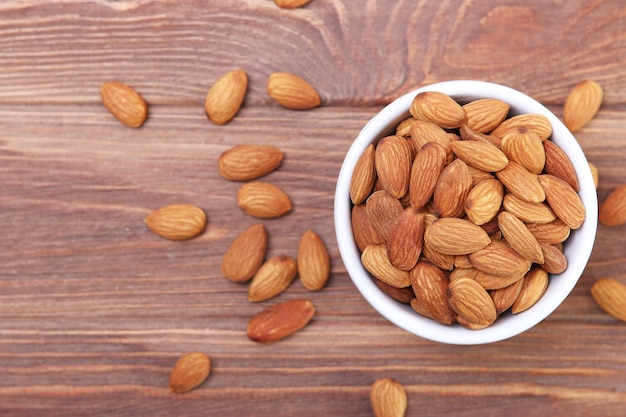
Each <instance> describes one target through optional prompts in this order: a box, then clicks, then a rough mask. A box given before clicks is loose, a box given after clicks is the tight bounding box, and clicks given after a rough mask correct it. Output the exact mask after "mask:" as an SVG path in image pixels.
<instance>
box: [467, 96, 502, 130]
mask: <svg viewBox="0 0 626 417" xmlns="http://www.w3.org/2000/svg"><path fill="white" fill-rule="evenodd" d="M510 108H511V106H510V105H509V104H508V103H505V102H504V101H502V100H497V99H493V98H485V99H480V100H474V101H471V102H469V103H467V104H465V105H463V110H464V111H465V116H466V118H467V125H468V126H469V127H470V128H472V129H473V130H475V131H477V132H480V133H487V132H491V131H492V130H493V129H495V128H496V127H497V126H498V125H499V124H500V123H502V122H503V121H504V119H506V116H507V115H508V114H509V110H510Z"/></svg>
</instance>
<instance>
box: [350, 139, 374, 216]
mask: <svg viewBox="0 0 626 417" xmlns="http://www.w3.org/2000/svg"><path fill="white" fill-rule="evenodd" d="M374 155H375V148H374V145H373V144H370V145H369V146H368V147H367V148H365V151H363V153H362V154H361V156H359V159H358V161H357V163H356V165H355V166H354V172H353V173H352V178H351V179H350V200H352V204H355V205H356V204H361V203H362V202H364V201H365V200H366V199H367V197H368V196H369V195H370V194H371V192H372V190H373V189H374V184H376V178H377V177H376V165H375V159H374Z"/></svg>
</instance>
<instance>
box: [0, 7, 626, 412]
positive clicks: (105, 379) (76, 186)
mask: <svg viewBox="0 0 626 417" xmlns="http://www.w3.org/2000/svg"><path fill="white" fill-rule="evenodd" d="M499 3H501V2H496V1H474V2H469V1H465V2H464V1H456V0H454V1H445V2H434V1H433V2H426V1H422V2H415V1H409V0H399V1H398V0H393V1H392V0H379V1H375V0H372V1H370V0H367V1H365V0H348V1H339V0H312V1H311V2H310V3H309V4H308V5H307V6H305V7H303V8H300V9H294V10H286V9H280V8H278V7H277V6H276V5H275V4H274V3H273V2H272V1H270V0H248V1H236V0H221V1H219V2H218V1H211V2H209V1H206V2H204V1H165V0H162V1H157V0H128V1H113V0H91V1H88V0H76V1H70V0H65V1H55V2H50V1H45V0H21V1H18V0H7V1H3V2H1V3H0V16H1V17H0V158H1V162H0V173H1V175H0V225H1V230H2V239H0V376H1V378H0V415H2V416H3V417H6V416H40V415H45V416H48V417H51V416H86V415H90V416H95V415H98V416H122V415H128V416H172V415H181V416H182V415H184V416H206V415H215V416H278V415H284V416H293V415H305V416H366V415H371V408H370V404H369V389H370V385H371V384H372V382H373V381H374V380H375V379H377V378H381V377H392V378H395V379H397V380H398V381H399V382H401V383H402V384H403V385H404V386H405V388H406V391H407V393H408V398H409V399H408V403H409V404H408V410H407V415H410V416H485V415H487V416H504V415H506V416H511V417H512V416H527V415H536V416H568V417H572V416H605V417H607V416H624V415H626V350H625V349H624V346H625V344H626V324H624V323H621V322H618V321H617V320H615V319H613V318H612V317H610V316H608V315H606V314H604V313H603V312H602V311H601V310H600V309H599V308H598V307H597V306H596V304H595V303H594V301H593V300H592V298H591V296H590V293H589V289H590V287H591V285H592V284H593V282H594V281H595V280H596V279H598V278H600V277H603V276H612V277H614V278H617V279H619V280H621V281H622V282H626V256H625V255H624V254H625V252H624V243H625V240H624V232H625V231H626V229H624V228H623V227H621V228H620V227H616V228H607V227H603V226H600V227H599V229H598V236H597V241H596V245H595V249H594V252H593V254H592V257H591V261H590V263H589V265H588V268H587V269H586V271H585V273H584V275H583V276H582V278H581V280H580V281H579V283H578V285H577V286H576V288H575V289H574V291H573V293H572V294H571V296H570V297H569V298H568V299H567V300H566V301H565V302H564V303H563V304H562V305H561V306H560V307H559V308H558V309H557V311H556V312H555V313H553V314H552V315H551V316H550V317H549V318H548V319H546V320H545V321H543V322H542V323H540V324H539V325H537V326H536V327H534V328H533V329H531V330H529V331H527V332H525V333H524V334H522V335H520V336H517V337H515V338H512V339H510V340H507V341H504V342H500V343H494V344H490V345H485V346H449V345H443V344H439V343H435V342H431V341H428V340H425V339H422V338H419V337H417V336H413V335H411V334H408V333H406V332H405V331H403V330H400V329H399V328H397V327H395V326H394V325H392V324H391V323H389V322H388V321H386V320H385V319H384V318H382V317H381V316H380V315H379V314H378V313H377V312H376V311H374V310H373V308H371V307H370V306H369V305H368V304H367V302H366V301H365V300H364V299H363V298H362V296H361V295H360V294H359V292H358V291H357V289H356V287H355V286H354V285H353V284H352V282H351V280H350V278H349V277H348V275H347V274H346V272H345V269H344V266H343V264H342V262H341V259H340V257H339V253H338V250H337V244H336V239H335V235H334V229H333V217H332V216H333V198H334V190H335V181H336V177H337V175H338V172H339V169H340V166H341V163H342V159H343V157H344V155H345V153H346V151H347V149H348V148H349V146H350V144H351V142H352V140H353V139H354V138H355V136H356V135H357V134H358V132H359V130H360V129H361V127H362V126H363V125H364V124H365V123H366V122H367V121H368V120H369V119H370V118H371V117H372V116H373V115H374V114H375V113H376V112H378V111H379V110H380V109H381V108H382V106H383V105H384V104H386V103H388V102H389V101H391V100H393V99H394V98H396V97H398V96H400V95H401V94H403V93H406V92H408V91H410V90H412V89H413V88H416V87H419V86H422V85H426V84H429V83H432V82H437V81H444V80H450V79H462V78H466V79H478V80H485V81H492V82H498V83H502V84H506V85H509V86H511V87H514V88H516V89H519V90H521V91H523V92H525V93H527V94H529V95H531V96H533V97H535V98H536V99H538V100H539V101H541V102H542V103H544V104H546V105H547V106H548V107H549V108H550V109H552V110H553V111H554V112H555V113H556V114H557V115H561V114H562V106H563V102H564V100H565V98H566V96H567V94H568V92H569V91H570V89H571V88H572V87H573V86H574V85H575V84H576V83H578V82H579V81H581V80H583V79H585V78H591V79H594V80H596V81H598V82H599V83H600V84H601V85H602V86H603V87H604V89H605V99H604V104H603V107H602V109H601V111H600V112H599V114H598V116H597V118H596V119H595V120H594V121H593V122H592V123H591V124H590V125H588V126H587V127H586V128H584V129H583V130H582V131H581V132H579V133H578V134H577V138H578V140H579V141H580V144H581V146H582V148H583V149H584V151H585V153H586V154H587V155H588V158H589V160H590V161H591V162H593V163H594V164H595V165H596V166H597V167H598V169H599V171H600V177H601V179H600V186H599V190H598V196H599V200H600V201H602V200H603V199H604V198H605V197H606V196H607V194H608V192H609V191H610V190H611V189H613V188H614V187H616V186H617V185H620V184H622V183H625V182H626V169H625V168H624V165H623V164H624V158H625V157H626V147H625V146H624V140H623V137H624V128H625V126H624V121H625V120H626V53H625V52H626V11H625V10H626V9H625V8H624V4H623V2H620V1H613V2H610V1H584V2H561V1H550V2H543V1H539V0H530V1H529V0H524V1H522V0H512V1H509V2H506V5H504V4H502V5H499ZM502 3H504V2H502ZM234 68H243V69H245V70H246V72H247V73H248V75H249V79H250V86H249V90H248V94H247V97H246V100H245V103H244V106H243V108H242V109H241V111H240V113H239V114H238V115H237V116H236V118H235V119H234V120H233V121H232V122H231V123H229V124H228V125H225V126H216V125H214V124H212V123H211V122H210V121H209V120H208V119H207V117H206V115H205V114H204V110H203V103H204V98H205V96H206V93H207V91H208V89H209V88H210V86H211V85H212V84H213V83H214V82H215V81H216V80H217V78H218V77H219V76H220V75H222V74H223V73H225V72H226V71H228V70H231V69H234ZM274 71H289V72H293V73H295V74H298V75H300V76H301V77H303V78H305V79H306V80H308V81H309V82H310V83H311V84H312V85H314V86H315V88H317V90H318V91H319V92H320V95H321V96H322V99H323V105H322V106H321V107H319V108H317V109H314V110H311V111H293V110H287V109H284V108H281V107H279V106H278V105H276V104H275V103H273V102H272V101H271V100H270V99H269V97H268V96H267V94H266V91H265V86H266V81H267V77H268V76H269V74H271V73H272V72H274ZM109 80H118V81H122V82H125V83H127V84H129V85H132V86H133V87H134V88H135V89H136V90H137V91H139V92H140V93H141V94H142V95H143V96H144V98H145V99H146V100H147V102H148V103H149V105H150V117H149V119H148V120H147V122H146V124H145V125H144V126H143V127H142V128H140V129H131V128H128V127H125V126H123V125H121V124H120V123H118V122H117V121H116V120H115V119H113V117H112V116H111V115H110V114H109V113H108V112H107V111H106V110H105V109H104V108H103V106H102V104H101V102H100V96H99V86H100V84H101V83H102V82H104V81H109ZM242 143H258V144H271V145H275V146H277V147H279V148H281V149H282V150H283V151H284V152H285V154H286V158H285V161H284V163H283V165H282V167H281V168H280V169H279V170H278V171H276V172H274V173H272V174H270V175H269V176H268V177H266V178H265V180H267V181H268V182H272V183H274V184H276V185H279V186H280V187H282V188H283V189H284V190H285V191H286V192H287V193H288V194H289V195H290V196H291V198H292V200H293V203H294V209H293V211H292V212H291V213H290V214H288V215H287V216H285V217H282V218H279V219H274V220H265V221H262V222H263V223H264V224H265V225H266V227H267V229H268V232H269V235H270V247H269V251H268V256H272V255H276V254H281V253H284V254H288V255H290V256H295V255H296V252H297V244H298V241H299V238H300V236H301V234H302V233H303V232H304V231H305V230H306V229H307V228H313V229H314V230H315V231H316V232H317V233H318V234H319V235H320V236H321V237H322V238H323V240H324V241H325V242H326V244H327V246H328V249H329V251H330V254H331V258H332V275H331V278H330V281H329V284H328V286H327V287H326V288H325V289H324V290H322V291H320V292H316V293H310V292H308V291H307V290H306V289H305V288H304V287H303V286H302V284H301V283H299V282H297V281H296V282H294V283H293V284H292V285H291V287H290V288H288V289H287V291H286V292H285V293H283V294H282V295H280V296H279V297H278V298H276V299H273V300H270V301H267V302H263V303H260V304H253V303H249V302H248V301H247V292H246V286H245V285H237V284H234V283H232V282H230V281H228V280H226V279H225V278H223V277H222V276H221V273H220V262H221V257H222V255H223V253H224V251H225V250H226V248H227V247H228V245H229V244H230V242H231V241H232V239H233V238H234V237H235V236H236V235H237V234H238V233H240V232H241V231H242V230H243V229H244V228H246V227H247V226H249V225H251V224H254V223H256V222H258V220H256V219H253V218H251V217H249V216H247V215H246V214H244V213H243V212H242V211H241V210H240V209H239V208H238V207H237V203H236V193H237V190H238V188H239V186H240V184H239V183H235V182H229V181H226V180H224V179H223V178H221V177H220V175H219V174H218V172H217V169H216V166H217V159H218V157H219V155H220V154H221V153H222V152H223V151H225V150H226V149H228V148H229V147H231V146H233V145H236V144H242ZM175 203H192V204H196V205H199V206H201V207H202V208H203V209H205V210H206V212H207V214H208V217H209V225H208V227H207V230H206V231H205V233H204V234H203V235H202V236H200V237H199V238H196V239H193V240H190V241H186V242H171V241H166V240H164V239H161V238H159V237H158V236H156V235H154V234H153V233H151V232H150V231H149V230H148V229H147V227H146V226H145V225H144V223H143V219H144V217H145V216H146V214H147V213H149V212H150V211H152V210H154V209H156V208H159V207H162V206H165V205H168V204H175ZM300 297H307V298H310V299H311V300H312V301H313V302H314V303H315V305H316V306H317V315H316V317H315V318H314V320H313V322H312V323H311V324H310V325H309V326H308V327H307V328H306V329H305V330H303V331H302V332H300V333H298V334H296V335H294V336H292V337H290V338H288V339H285V340H283V341H280V342H277V343H274V344H257V343H254V342H252V341H250V340H248V338H247V337H246V334H245V327H246V324H247V322H248V320H249V318H250V317H251V316H252V315H253V314H255V313H256V312H258V311H260V310H261V309H262V308H264V307H265V306H268V305H271V304H273V303H276V302H278V301H282V300H288V299H293V298H300ZM190 351H202V352H205V353H207V354H208V355H209V356H210V357H211V358H212V360H213V370H212V373H211V375H210V377H209V379H208V380H207V381H206V382H205V383H204V384H203V385H201V386H200V387H199V388H198V389H196V390H195V391H193V392H191V393H189V394H186V395H176V394H172V393H170V392H169V390H168V388H167V379H168V375H169V372H170V369H171V367H172V365H173V364H174V362H175V361H176V359H177V358H178V357H179V356H181V355H182V354H184V353H186V352H190Z"/></svg>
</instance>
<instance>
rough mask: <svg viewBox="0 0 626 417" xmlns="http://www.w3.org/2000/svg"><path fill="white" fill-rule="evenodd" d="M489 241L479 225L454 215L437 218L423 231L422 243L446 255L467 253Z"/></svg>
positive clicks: (478, 248)
mask: <svg viewBox="0 0 626 417" xmlns="http://www.w3.org/2000/svg"><path fill="white" fill-rule="evenodd" d="M490 243H491V239H489V235H488V234H487V233H486V232H485V231H484V230H483V229H482V228H481V227H480V226H476V225H475V224H474V223H472V222H471V221H469V220H464V219H459V218H456V217H447V218H440V219H437V220H435V221H434V222H432V223H431V224H430V225H428V226H427V227H426V231H425V232H424V244H425V245H426V244H428V245H429V246H431V247H432V248H433V249H434V250H436V251H438V252H441V253H444V254H447V255H467V254H469V253H473V252H476V251H478V250H480V249H483V248H484V247H486V246H487V245H489V244H490ZM453 262H454V261H453Z"/></svg>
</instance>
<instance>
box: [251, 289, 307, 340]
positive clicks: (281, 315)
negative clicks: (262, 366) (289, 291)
mask: <svg viewBox="0 0 626 417" xmlns="http://www.w3.org/2000/svg"><path fill="white" fill-rule="evenodd" d="M314 315H315V306H314V305H313V303H312V302H311V301H309V300H304V299H296V300H289V301H284V302H282V303H279V304H275V305H272V306H269V307H267V308H266V309H264V310H262V311H261V312H259V313H257V314H255V315H254V316H253V317H252V318H251V319H250V321H249V322H248V326H247V327H246V334H247V335H248V338H250V340H254V341H255V342H259V343H268V342H275V341H278V340H281V339H284V338H286V337H287V336H291V335H292V334H294V333H296V332H298V331H299V330H301V329H303V328H304V327H305V326H306V325H307V324H309V322H310V321H311V319H312V318H313V316H314Z"/></svg>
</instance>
